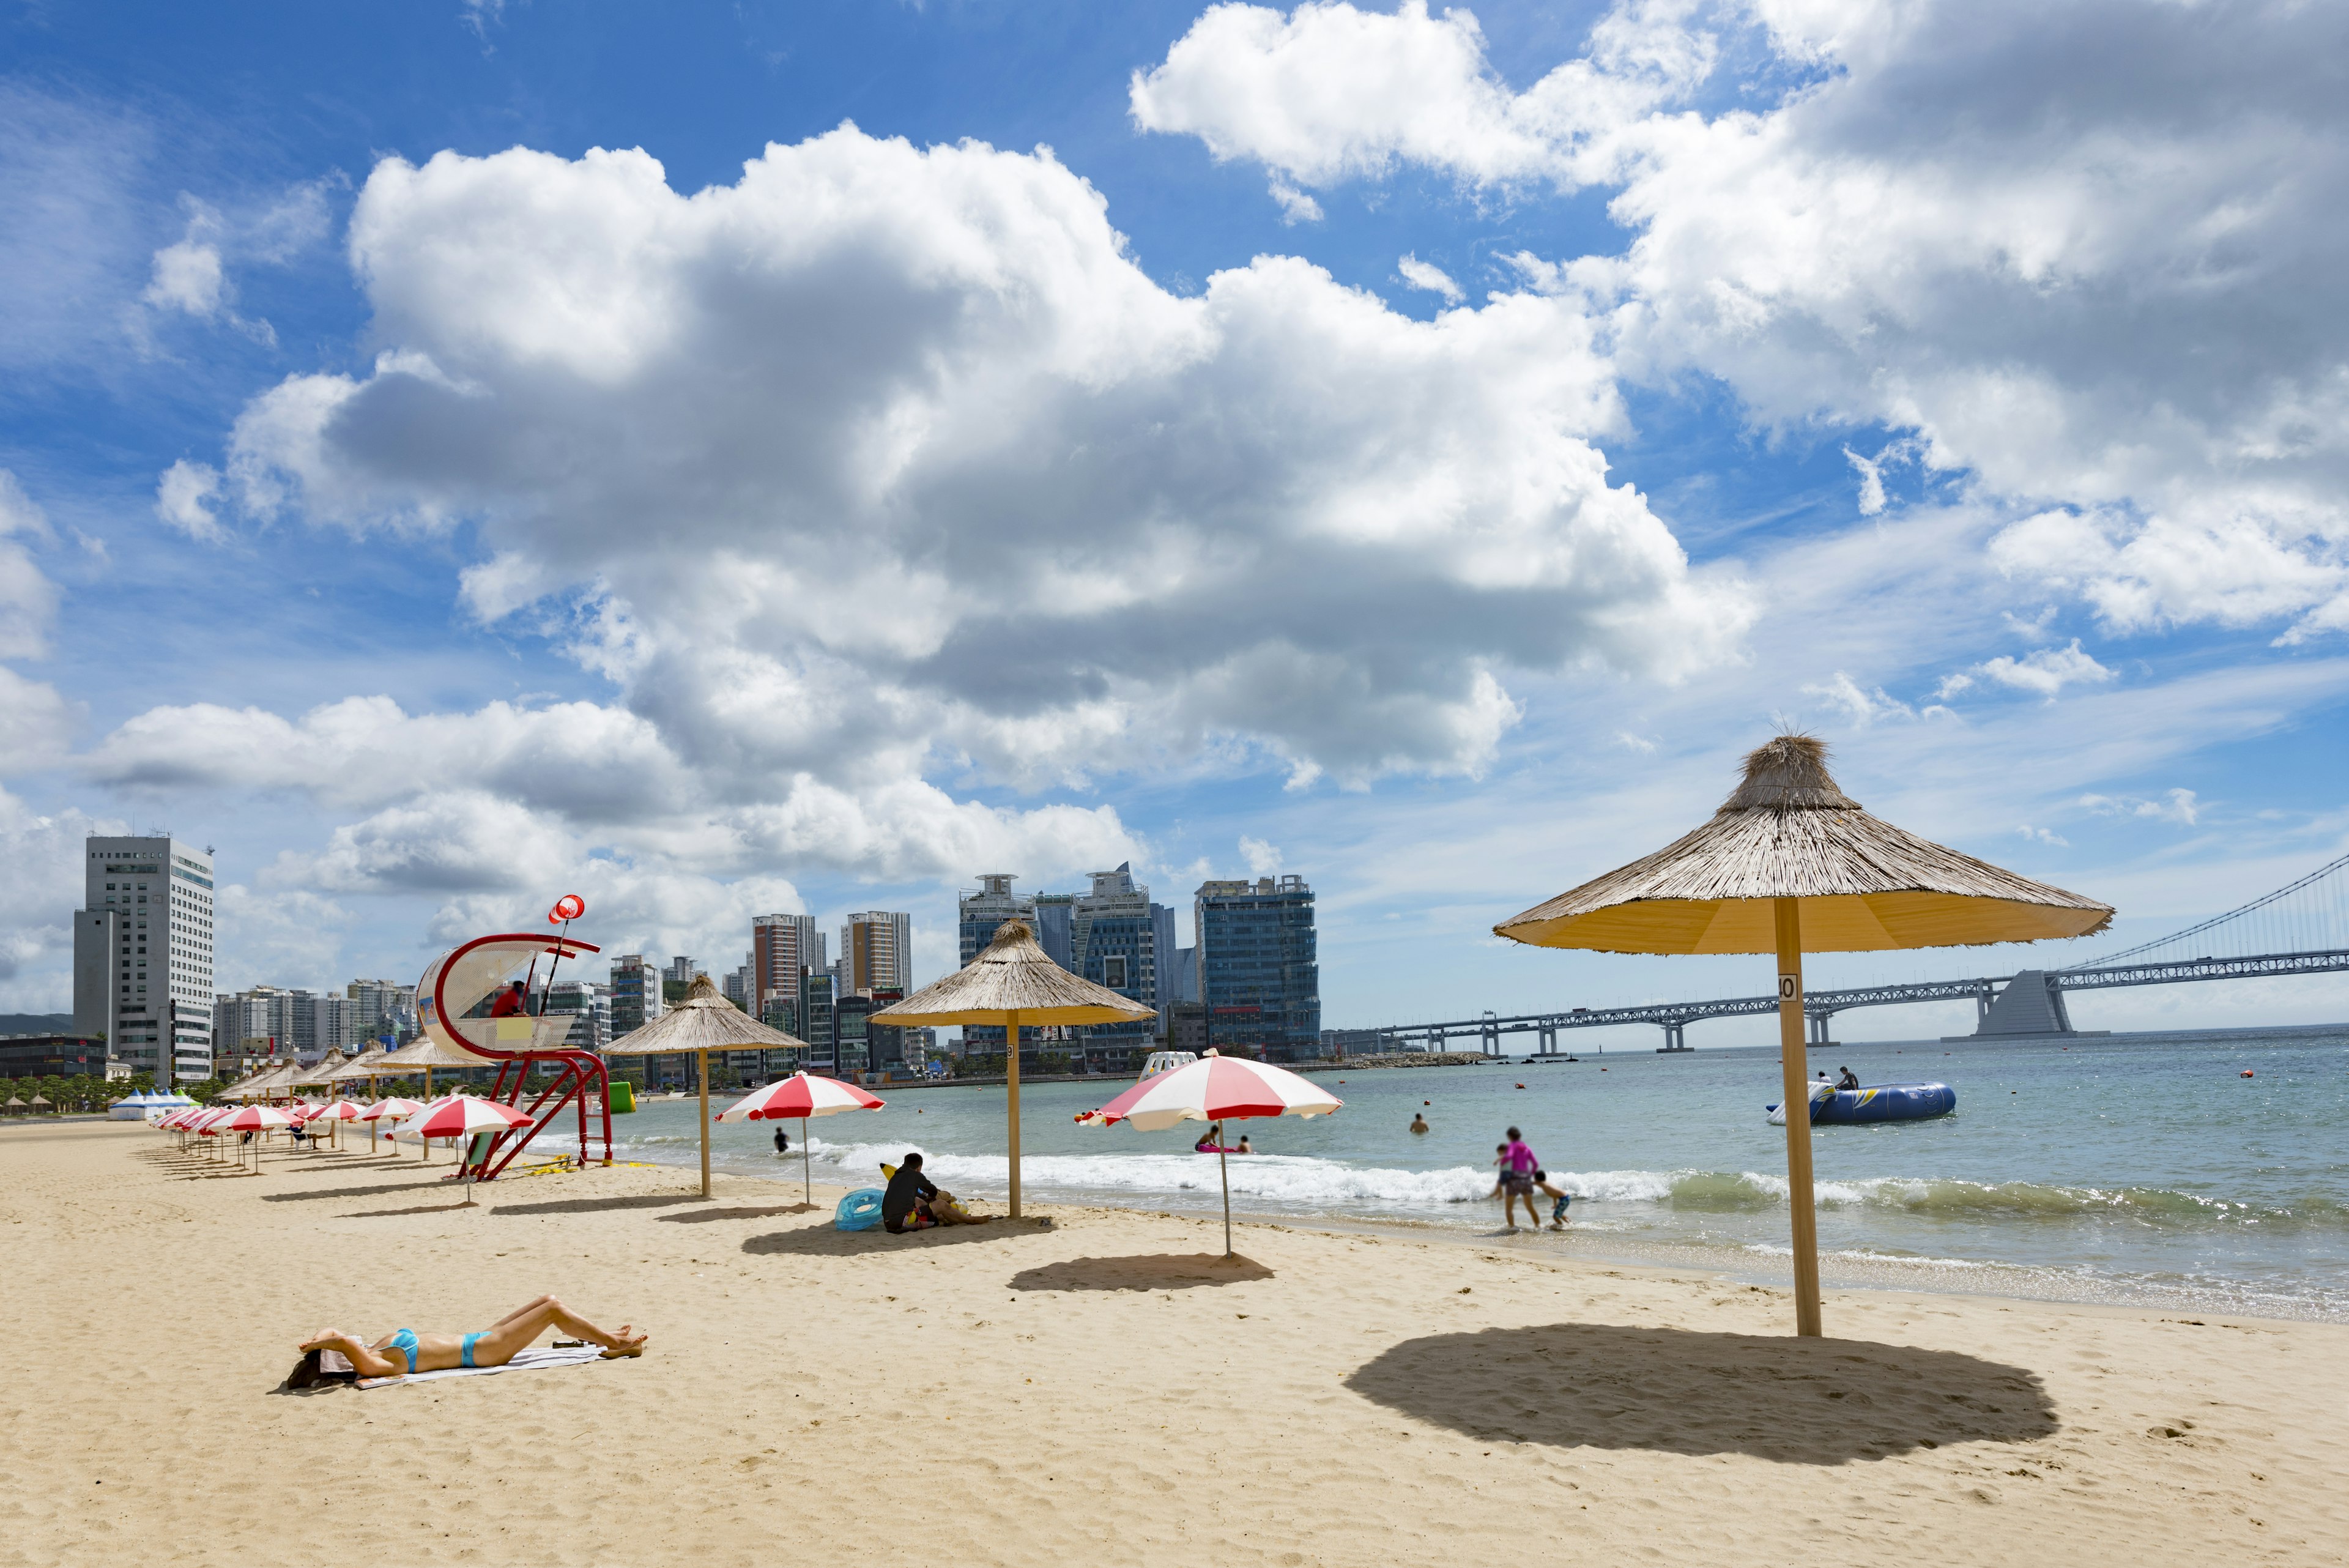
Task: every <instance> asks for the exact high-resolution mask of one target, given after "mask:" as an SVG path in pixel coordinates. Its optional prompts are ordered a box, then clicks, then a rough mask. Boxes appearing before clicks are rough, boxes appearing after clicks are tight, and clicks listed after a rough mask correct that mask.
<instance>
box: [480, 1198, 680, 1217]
mask: <svg viewBox="0 0 2349 1568" xmlns="http://www.w3.org/2000/svg"><path fill="white" fill-rule="evenodd" d="M708 1201H709V1199H705V1198H703V1197H702V1196H701V1195H700V1194H699V1193H698V1192H640V1193H637V1194H636V1196H635V1197H633V1198H558V1199H553V1200H552V1201H550V1202H545V1203H501V1204H499V1205H498V1206H497V1211H498V1212H499V1213H501V1214H602V1213H605V1212H606V1211H608V1210H617V1209H672V1208H675V1207H676V1206H677V1205H678V1204H680V1203H706V1202H708ZM713 1218H715V1216H713Z"/></svg>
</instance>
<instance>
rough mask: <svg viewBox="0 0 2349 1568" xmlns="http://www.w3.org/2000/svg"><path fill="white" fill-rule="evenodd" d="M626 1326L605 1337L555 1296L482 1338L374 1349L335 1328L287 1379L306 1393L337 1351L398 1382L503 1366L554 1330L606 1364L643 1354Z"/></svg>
mask: <svg viewBox="0 0 2349 1568" xmlns="http://www.w3.org/2000/svg"><path fill="white" fill-rule="evenodd" d="M633 1326H634V1325H633V1324H625V1323H624V1324H621V1325H620V1329H619V1332H618V1333H617V1334H607V1333H605V1331H604V1330H602V1329H600V1328H597V1327H596V1326H595V1324H592V1323H589V1322H588V1321H587V1320H586V1319H585V1318H584V1317H581V1316H580V1315H579V1314H577V1313H574V1312H573V1311H571V1310H570V1309H569V1308H567V1307H565V1306H564V1304H563V1303H561V1302H559V1301H556V1300H555V1299H554V1297H553V1296H540V1297H538V1298H537V1299H536V1300H534V1301H531V1302H527V1303H523V1305H522V1306H520V1307H518V1308H516V1309H515V1310H514V1311H512V1312H510V1313H508V1314H506V1315H505V1316H503V1317H502V1318H500V1319H498V1321H497V1322H495V1323H493V1324H491V1325H490V1326H489V1327H487V1328H485V1329H483V1330H482V1331H481V1333H479V1334H419V1333H417V1332H416V1330H414V1329H412V1328H403V1329H399V1330H397V1331H396V1332H394V1333H391V1334H385V1335H384V1336H383V1337H382V1338H381V1339H378V1340H377V1341H376V1342H375V1343H374V1344H373V1345H367V1344H363V1343H361V1342H360V1340H359V1338H358V1336H357V1335H356V1334H345V1333H344V1332H343V1331H342V1330H340V1329H337V1328H322V1329H320V1330H319V1331H318V1332H317V1333H316V1334H312V1335H311V1336H310V1337H309V1338H307V1339H305V1340H304V1341H303V1342H302V1344H301V1345H300V1346H299V1347H298V1348H299V1349H300V1350H301V1352H302V1360H301V1362H300V1363H299V1364H298V1365H296V1366H295V1368H294V1371H293V1372H292V1373H291V1374H290V1375H288V1376H287V1377H286V1379H285V1381H286V1385H287V1386H289V1387H295V1388H306V1387H309V1386H312V1385H314V1384H316V1383H317V1382H319V1381H321V1380H322V1377H323V1376H324V1375H323V1374H322V1372H321V1370H320V1355H321V1353H322V1352H325V1351H328V1350H332V1351H336V1352H339V1353H340V1354H341V1355H342V1356H343V1357H344V1358H345V1359H346V1360H347V1361H348V1362H349V1363H350V1364H351V1370H352V1371H354V1372H356V1373H357V1374H358V1376H361V1377H399V1376H406V1375H407V1374H409V1373H411V1372H444V1371H447V1370H450V1368H452V1367H467V1366H504V1365H505V1364H506V1363H507V1362H509V1361H512V1359H513V1358H514V1357H515V1356H516V1355H520V1354H521V1353H522V1352H523V1351H524V1350H527V1349H528V1348H530V1344H531V1342H532V1341H533V1340H534V1339H536V1338H537V1337H538V1336H539V1335H540V1334H543V1333H545V1332H546V1331H547V1330H548V1329H550V1328H558V1329H561V1330H562V1331H563V1332H564V1333H565V1334H570V1335H572V1336H573V1337H574V1338H575V1339H584V1340H587V1341H590V1342H592V1343H594V1344H595V1345H602V1346H603V1347H604V1355H605V1359H606V1360H611V1359H616V1358H617V1357H620V1356H628V1355H643V1354H644V1353H645V1341H646V1339H647V1335H645V1334H635V1333H631V1332H630V1330H631V1329H632V1327H633Z"/></svg>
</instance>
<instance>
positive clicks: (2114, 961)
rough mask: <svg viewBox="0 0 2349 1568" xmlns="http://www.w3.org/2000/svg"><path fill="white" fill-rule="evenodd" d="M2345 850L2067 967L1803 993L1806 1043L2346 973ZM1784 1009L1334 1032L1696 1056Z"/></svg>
mask: <svg viewBox="0 0 2349 1568" xmlns="http://www.w3.org/2000/svg"><path fill="white" fill-rule="evenodd" d="M2344 868H2349V855H2344V856H2342V857H2340V858H2339V859H2336V860H2333V861H2330V862H2328V863H2327V864H2325V865H2323V866H2320V867H2317V868H2316V869H2315V870H2313V871H2312V872H2310V873H2309V874H2308V875H2307V876H2305V877H2301V878H2300V879H2299V880H2297V881H2294V882H2290V883H2287V884H2285V885H2284V886H2283V887H2281V888H2276V889H2275V890H2274V891H2273V892H2271V893H2266V894H2263V895H2261V897H2259V898H2254V899H2252V900H2251V902H2250V903H2248V904H2244V905H2241V906H2240V907H2239V908H2236V909H2230V910H2228V911H2227V912H2226V913H2225V914H2223V915H2214V916H2212V917H2211V918H2210V919H2207V920H2203V921H2200V922H2199V923H2198V924H2195V925H2191V926H2189V927H2187V928H2186V929H2184V930H2180V931H2174V932H2172V933H2170V934H2169V935H2168V936H2166V937H2162V938H2159V939H2158V940H2154V941H2149V942H2140V943H2138V944H2137V946H2135V947H2130V948H2124V949H2122V950H2119V951H2117V952H2111V953H2103V954H2099V955H2097V956H2096V957H2095V958H2091V959H2087V960H2084V961H2081V962H2079V963H2076V964H2074V965H2072V966H2070V967H2069V968H2066V969H2054V970H2037V969H2027V970H2023V971H2018V972H2016V973H2013V974H2006V975H1977V976H1974V977H1971V978H1970V979H1962V980H1941V981H1909V982H1904V983H1899V984H1887V985H1862V986H1852V987H1848V988H1847V989H1843V990H1837V991H1815V992H1808V993H1807V994H1806V995H1805V996H1804V998H1803V1012H1804V1013H1805V1015H1806V1017H1807V1018H1808V1020H1809V1037H1810V1044H1813V1045H1826V1044H1832V1042H1831V1041H1830V1040H1829V1039H1828V1037H1827V1035H1828V1029H1829V1026H1830V1024H1831V1023H1832V1022H1833V1020H1834V1018H1835V1016H1836V1015H1837V1013H1839V1012H1847V1011H1848V1010H1850V1009H1852V1008H1857V1007H1896V1006H1900V1005H1902V1004H1905V1003H1908V1002H1959V1001H1971V1002H1973V1003H1974V1033H1973V1034H1972V1035H1971V1036H1965V1037H1964V1038H1971V1039H1999V1038H2013V1037H2018V1036H2029V1035H2041V1036H2044V1035H2067V1034H2077V1033H2080V1031H2078V1030H2076V1029H2075V1028H2073V1026H2072V1016H2071V1011H2070V1009H2069V1008H2068V1007H2067V1006H2066V1005H2065V1003H2064V998H2065V996H2067V995H2068V994H2069V993H2071V992H2075V991H2100V990H2106V989H2110V988H2113V987H2116V986H2136V985H2178V984H2181V983H2185V982H2189V981H2206V980H2250V979H2255V978H2260V977H2263V976H2272V975H2293V974H2324V973H2329V972H2333V971H2343V970H2349V875H2344ZM1777 1011H1778V999H1777V998H1776V997H1775V996H1732V997H1719V998H1715V999H1713V1000H1711V1001H1705V1002H1644V1003H1640V1004H1639V1005H1636V1006H1630V1007H1570V1008H1566V1009H1563V1010H1561V1011H1557V1012H1525V1013H1517V1014H1514V1015H1512V1016H1508V1017H1502V1016H1499V1015H1496V1014H1495V1013H1492V1012H1485V1013H1481V1014H1479V1015H1477V1016H1475V1017H1474V1018H1458V1019H1448V1020H1445V1021H1444V1022H1443V1023H1413V1024H1397V1025H1392V1026H1389V1027H1387V1028H1383V1029H1346V1030H1337V1031H1333V1032H1332V1033H1334V1034H1335V1035H1336V1037H1337V1042H1336V1043H1337V1044H1339V1045H1340V1046H1341V1047H1342V1048H1343V1049H1344V1051H1345V1052H1346V1053H1347V1054H1364V1053H1369V1052H1387V1051H1443V1050H1447V1049H1449V1048H1450V1045H1451V1043H1452V1042H1454V1041H1470V1040H1473V1041H1475V1042H1476V1043H1477V1049H1479V1050H1481V1051H1483V1052H1484V1053H1485V1054H1487V1055H1495V1056H1496V1055H1499V1054H1501V1052H1502V1046H1501V1042H1502V1040H1503V1039H1504V1038H1505V1037H1507V1036H1523V1035H1527V1034H1530V1035H1532V1036H1533V1037H1534V1041H1535V1049H1534V1054H1535V1055H1537V1056H1557V1055H1560V1054H1563V1053H1562V1052H1561V1051H1560V1050H1559V1048H1558V1036H1559V1035H1561V1034H1563V1033H1568V1031H1571V1030H1577V1029H1607V1028H1612V1027H1615V1026H1618V1025H1620V1024H1625V1023H1651V1024H1655V1025H1657V1026H1659V1027H1661V1029H1662V1030H1663V1032H1664V1043H1663V1044H1662V1045H1661V1047H1660V1048H1659V1049H1660V1050H1661V1051H1665V1052H1674V1051H1691V1050H1694V1049H1695V1047H1694V1046H1692V1045H1691V1044H1689V1043H1688V1039H1687V1030H1688V1026H1689V1025H1690V1024H1692V1023H1698V1022H1700V1021H1702V1020H1703V1019H1707V1018H1736V1017H1742V1016H1745V1015H1749V1014H1755V1013H1775V1012H1777Z"/></svg>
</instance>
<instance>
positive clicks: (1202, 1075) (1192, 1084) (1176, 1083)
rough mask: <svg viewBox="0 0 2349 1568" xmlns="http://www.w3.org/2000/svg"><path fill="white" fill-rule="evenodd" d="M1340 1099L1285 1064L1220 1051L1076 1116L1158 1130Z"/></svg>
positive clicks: (1311, 1108) (1324, 1107) (1298, 1112)
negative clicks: (1098, 1107) (1090, 1111)
mask: <svg viewBox="0 0 2349 1568" xmlns="http://www.w3.org/2000/svg"><path fill="white" fill-rule="evenodd" d="M1343 1104H1345V1102H1344V1101H1343V1100H1340V1098H1338V1096H1335V1095H1333V1094H1331V1093H1330V1091H1329V1090H1327V1089H1324V1088H1322V1087H1320V1086H1319V1085H1316V1084H1313V1083H1310V1082H1309V1081H1308V1080H1306V1079H1304V1078H1302V1077H1299V1075H1297V1074H1295V1073H1292V1072H1290V1071H1288V1069H1287V1068H1286V1067H1276V1066H1273V1065H1272V1064H1269V1063H1266V1062H1251V1061H1249V1060H1248V1059H1247V1057H1245V1056H1219V1055H1217V1054H1216V1053H1215V1052H1213V1051H1210V1052H1208V1053H1207V1054H1206V1055H1204V1056H1202V1057H1200V1058H1199V1059H1198V1060H1197V1061H1195V1062H1192V1063H1188V1064H1185V1065H1183V1066H1180V1067H1175V1068H1173V1069H1171V1070H1169V1071H1167V1072H1164V1073H1161V1074H1159V1075H1157V1076H1156V1077H1154V1078H1144V1079H1143V1081H1142V1082H1141V1083H1139V1084H1136V1085H1134V1086H1133V1087H1132V1088H1131V1089H1128V1090H1127V1091H1126V1092H1125V1093H1123V1094H1122V1095H1120V1096H1118V1097H1117V1098H1115V1099H1113V1100H1112V1101H1111V1102H1110V1103H1109V1104H1107V1105H1105V1106H1102V1108H1101V1109H1099V1110H1097V1111H1093V1112H1092V1113H1090V1114H1088V1115H1086V1116H1079V1117H1078V1118H1077V1119H1078V1120H1079V1121H1080V1122H1082V1123H1083V1124H1084V1125H1086V1126H1087V1127H1115V1126H1116V1125H1117V1124H1118V1123H1120V1122H1132V1123H1133V1125H1134V1126H1135V1127H1140V1128H1141V1129H1142V1130H1143V1131H1144V1132H1157V1131H1159V1130H1160V1129H1162V1128H1164V1127H1173V1126H1174V1124H1175V1123H1176V1122H1222V1121H1233V1120H1237V1119H1240V1118H1243V1117H1247V1116H1328V1115H1329V1114H1330V1112H1331V1111H1334V1110H1336V1109H1337V1108H1338V1107H1339V1106H1341V1105H1343Z"/></svg>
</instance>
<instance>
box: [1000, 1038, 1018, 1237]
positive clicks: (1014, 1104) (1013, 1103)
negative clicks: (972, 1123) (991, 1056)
mask: <svg viewBox="0 0 2349 1568" xmlns="http://www.w3.org/2000/svg"><path fill="white" fill-rule="evenodd" d="M1003 1071H1004V1074H1005V1078H1004V1088H1005V1090H1006V1095H1005V1100H1006V1103H1007V1104H1008V1105H1009V1107H1010V1116H1011V1218H1013V1219H1014V1220H1017V1219H1019V1014H1018V1013H1016V1012H1015V1013H1013V1014H1011V1016H1010V1017H1009V1019H1008V1020H1007V1021H1006V1023H1005V1025H1004V1040H1003Z"/></svg>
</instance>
